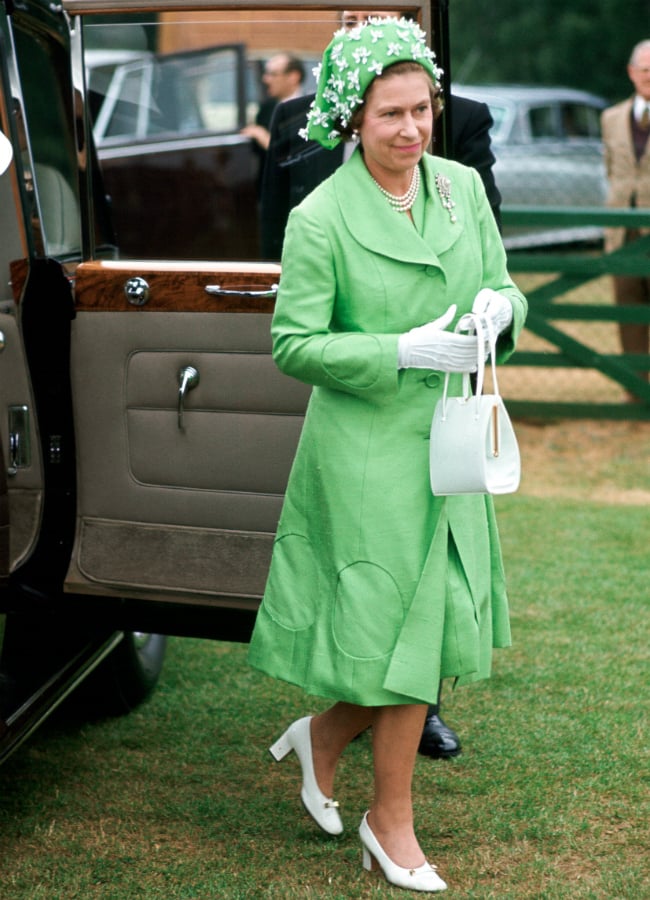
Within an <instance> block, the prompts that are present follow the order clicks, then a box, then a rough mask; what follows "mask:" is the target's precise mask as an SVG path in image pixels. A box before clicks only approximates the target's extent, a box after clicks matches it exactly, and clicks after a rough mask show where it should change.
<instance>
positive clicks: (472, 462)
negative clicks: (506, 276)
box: [429, 313, 521, 496]
mask: <svg viewBox="0 0 650 900" xmlns="http://www.w3.org/2000/svg"><path fill="white" fill-rule="evenodd" d="M490 325H491V323H489V321H488V320H486V319H484V318H482V317H481V316H478V315H476V314H474V313H468V314H467V315H465V316H463V317H462V318H461V320H460V322H459V323H458V325H457V326H456V331H457V332H459V331H469V332H475V333H476V336H477V338H478V370H477V373H476V392H475V394H472V393H471V388H470V378H469V375H468V374H464V375H463V389H462V395H461V396H460V397H449V396H447V392H448V388H449V373H447V374H446V375H445V383H444V389H443V393H442V397H441V399H440V400H439V401H438V403H437V405H436V409H435V412H434V415H433V421H432V422H431V443H430V448H429V472H430V477H431V490H432V491H433V493H434V494H436V495H440V496H444V495H450V494H510V493H512V492H513V491H516V490H517V488H518V487H519V480H520V476H521V459H520V456H519V445H518V444H517V438H516V436H515V432H514V429H513V427H512V422H511V421H510V417H509V415H508V413H507V411H506V408H505V406H504V403H503V400H502V399H501V395H500V394H499V387H498V383H497V374H496V362H495V355H496V336H495V335H494V332H493V329H492V328H491V327H490ZM486 343H487V345H488V346H489V350H490V362H491V365H492V386H493V390H494V393H492V394H484V393H483V383H484V380H485V357H486Z"/></svg>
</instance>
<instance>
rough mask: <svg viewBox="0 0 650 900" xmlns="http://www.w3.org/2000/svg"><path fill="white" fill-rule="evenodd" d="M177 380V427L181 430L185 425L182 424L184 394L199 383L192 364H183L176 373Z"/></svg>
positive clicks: (197, 374) (196, 372)
mask: <svg viewBox="0 0 650 900" xmlns="http://www.w3.org/2000/svg"><path fill="white" fill-rule="evenodd" d="M178 381H179V388H178V427H179V428H180V429H181V431H182V430H183V429H184V427H185V426H184V425H183V411H184V404H185V395H186V394H187V392H188V391H191V390H192V388H195V387H196V386H197V384H198V383H199V381H200V378H199V373H198V371H197V370H196V369H195V368H194V366H183V368H182V369H181V370H180V371H179V373H178Z"/></svg>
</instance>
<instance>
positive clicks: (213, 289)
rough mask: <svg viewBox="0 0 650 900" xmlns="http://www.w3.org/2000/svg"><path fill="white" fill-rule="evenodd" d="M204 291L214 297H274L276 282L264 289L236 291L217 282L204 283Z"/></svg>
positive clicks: (276, 289)
mask: <svg viewBox="0 0 650 900" xmlns="http://www.w3.org/2000/svg"><path fill="white" fill-rule="evenodd" d="M205 292H206V294H212V295H213V296H215V297H275V295H276V294H277V292H278V286H277V284H272V285H271V287H270V288H267V290H265V291H238V290H227V289H226V288H222V287H221V286H220V285H218V284H206V286H205Z"/></svg>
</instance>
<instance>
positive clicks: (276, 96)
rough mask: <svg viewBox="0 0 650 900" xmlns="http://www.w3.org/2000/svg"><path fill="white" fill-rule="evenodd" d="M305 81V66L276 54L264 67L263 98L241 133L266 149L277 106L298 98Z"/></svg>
mask: <svg viewBox="0 0 650 900" xmlns="http://www.w3.org/2000/svg"><path fill="white" fill-rule="evenodd" d="M304 80H305V66H304V64H303V62H302V60H301V59H299V58H298V57H297V56H293V55H291V54H290V53H277V54H276V55H275V56H272V57H271V58H270V59H269V60H268V61H267V63H266V65H265V66H264V75H263V76H262V81H263V82H264V84H265V85H266V92H267V95H268V96H267V99H266V100H265V101H264V102H263V103H261V104H260V108H259V110H258V113H257V116H256V117H255V123H254V124H253V125H246V126H245V127H244V128H242V131H241V133H242V134H244V135H246V136H247V137H251V138H253V140H254V141H256V142H257V144H258V145H259V146H260V147H261V148H262V150H266V149H267V148H268V146H269V140H270V138H271V133H270V125H271V119H272V117H273V111H274V110H275V108H276V106H277V104H278V103H282V102H283V101H285V100H291V99H292V98H294V97H299V96H300V90H301V86H302V83H303V81H304Z"/></svg>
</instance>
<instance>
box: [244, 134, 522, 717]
mask: <svg viewBox="0 0 650 900" xmlns="http://www.w3.org/2000/svg"><path fill="white" fill-rule="evenodd" d="M421 168H422V174H423V176H424V177H423V183H424V188H425V190H422V189H421V190H420V196H419V198H418V201H417V202H416V205H415V207H414V208H413V214H414V219H415V227H414V224H413V223H412V222H411V221H410V220H409V218H408V217H407V216H406V215H404V214H402V213H397V212H395V211H394V210H393V209H391V208H390V206H389V205H388V202H387V200H386V198H385V197H384V196H383V195H382V194H381V193H380V191H379V190H378V189H377V187H376V185H375V184H374V183H373V181H372V179H371V178H370V175H369V174H368V172H367V170H366V168H365V165H364V163H363V159H362V157H361V155H360V153H359V152H358V151H356V152H355V153H354V155H353V156H352V158H351V159H350V160H349V161H348V162H347V163H346V164H345V165H343V166H342V167H341V168H339V169H338V170H337V171H336V172H335V173H334V175H332V176H331V177H330V178H329V179H327V181H325V182H323V183H322V184H321V185H320V186H319V187H318V188H317V189H316V190H315V191H313V193H311V194H310V195H309V196H308V197H307V198H306V199H305V200H304V201H303V203H302V204H301V205H300V206H298V207H296V209H295V210H294V211H293V212H292V213H291V216H290V219H289V224H288V227H287V233H286V238H285V244H284V253H283V258H282V277H281V281H280V288H279V291H278V298H277V306H276V311H275V315H274V317H273V324H272V335H273V354H274V358H275V360H276V362H277V364H278V366H279V367H280V369H281V370H282V371H283V372H286V373H287V374H289V375H292V376H293V377H295V378H298V379H300V380H302V381H305V382H307V383H308V384H311V385H313V386H314V389H313V391H312V395H311V399H310V403H309V407H308V410H307V415H306V418H305V423H304V427H303V431H302V435H301V439H300V443H299V446H298V450H297V453H296V457H295V460H294V464H293V467H292V471H291V475H290V478H289V484H288V487H287V492H286V497H285V502H284V506H283V510H282V514H281V517H280V522H279V525H278V530H277V535H276V540H275V544H274V550H273V558H272V562H271V568H270V572H269V577H268V581H267V585H266V591H265V594H264V599H263V602H262V605H261V607H260V610H259V613H258V616H257V620H256V624H255V629H254V633H253V636H252V639H251V644H250V649H249V661H250V662H251V664H252V665H253V666H255V667H257V668H259V669H261V670H263V671H264V672H266V673H268V674H270V675H272V676H274V677H277V678H281V679H284V680H285V681H288V682H291V683H293V684H296V685H300V686H301V687H303V688H304V689H305V690H306V691H307V692H308V693H311V694H314V695H317V696H321V697H327V698H330V699H333V700H345V701H348V702H351V703H357V704H361V705H364V706H379V705H389V704H398V703H416V702H417V703H420V702H422V703H434V702H436V699H437V695H438V685H439V681H440V678H441V677H450V676H453V677H457V678H458V679H459V683H462V682H469V681H475V680H478V679H480V678H485V677H487V676H489V674H490V665H491V656H492V648H493V647H503V646H507V645H508V644H509V643H510V629H509V621H508V605H507V597H506V590H505V582H504V574H503V566H502V561H501V551H500V546H499V538H498V533H497V528H496V523H495V519H494V510H493V504H492V499H491V497H487V496H483V495H467V496H459V497H448V498H444V497H434V496H433V495H432V493H431V490H430V487H429V469H428V467H429V429H430V425H431V419H432V416H433V411H434V407H435V405H436V402H437V400H438V399H439V398H440V396H441V393H442V387H443V378H444V376H443V375H442V373H440V372H437V371H432V370H426V369H404V370H400V371H398V368H397V342H398V337H399V335H400V334H401V333H402V332H404V331H408V330H409V329H410V328H413V327H414V326H416V325H422V324H424V323H425V322H428V321H430V320H432V319H435V318H436V317H438V316H440V315H441V314H442V313H444V312H445V310H446V309H447V307H448V306H449V305H450V304H451V303H456V304H457V305H458V314H457V317H458V318H459V317H460V316H461V315H462V314H463V313H465V312H467V311H469V310H470V309H471V306H472V302H473V300H474V297H475V295H476V293H477V292H478V291H479V290H480V289H481V288H483V287H489V288H493V289H494V290H498V291H500V292H501V293H503V294H504V295H505V296H507V297H508V298H509V299H510V301H511V302H512V306H513V324H512V328H511V330H510V331H509V332H508V333H507V335H504V336H502V337H501V338H500V340H499V346H498V359H499V361H503V360H504V359H506V358H507V357H508V356H509V355H510V354H511V353H512V351H513V349H514V345H515V341H516V339H517V335H518V334H519V332H520V330H521V328H522V325H523V322H524V318H525V315H526V308H527V306H526V300H525V298H524V297H523V296H522V294H521V293H520V291H519V290H518V289H517V288H516V287H515V285H514V284H513V282H512V280H511V279H510V277H509V275H508V273H507V271H506V257H505V252H504V250H503V245H502V243H501V238H500V236H499V233H498V230H497V227H496V225H495V222H494V218H493V215H492V212H491V210H490V207H489V205H488V202H487V199H486V197H485V192H484V189H483V185H482V183H481V180H480V178H479V176H478V175H477V173H476V172H475V171H474V170H473V169H469V168H466V167H465V166H461V165H459V164H457V163H454V162H451V161H449V160H444V159H439V158H437V157H432V156H428V155H427V156H425V157H424V159H423V161H422V163H421ZM437 173H441V174H443V175H446V176H447V177H448V178H449V179H450V180H451V198H452V200H453V201H454V202H455V204H456V206H455V208H454V210H453V212H454V215H455V216H456V220H457V221H456V222H455V223H452V221H451V217H450V213H449V211H448V210H446V209H444V208H443V206H442V202H441V198H440V196H439V194H438V191H437V189H436V183H435V175H436V174H437ZM453 324H455V322H454V323H452V326H450V327H453ZM460 387H461V378H460V376H456V375H455V376H452V388H453V389H452V390H451V393H460Z"/></svg>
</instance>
